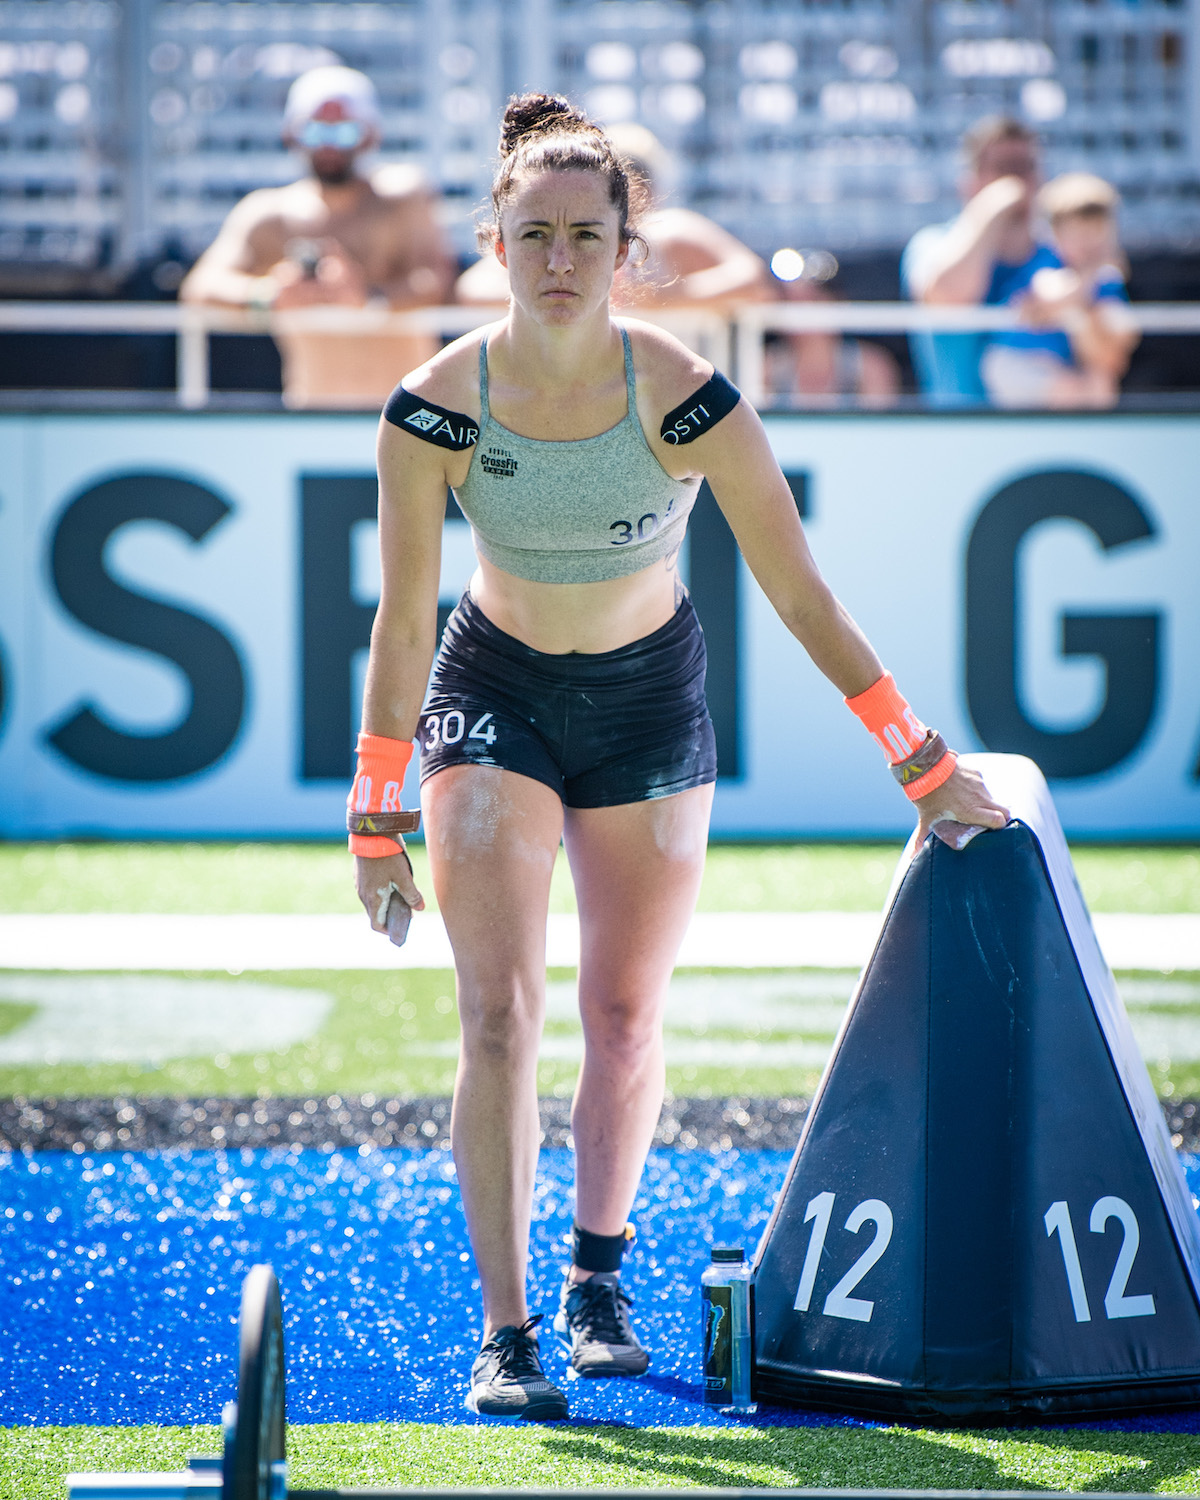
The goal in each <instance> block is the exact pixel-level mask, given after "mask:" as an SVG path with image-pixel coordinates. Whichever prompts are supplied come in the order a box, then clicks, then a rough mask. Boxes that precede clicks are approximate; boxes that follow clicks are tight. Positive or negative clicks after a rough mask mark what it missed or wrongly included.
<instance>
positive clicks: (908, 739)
mask: <svg viewBox="0 0 1200 1500" xmlns="http://www.w3.org/2000/svg"><path fill="white" fill-rule="evenodd" d="M845 702H846V707H847V708H848V709H849V710H850V712H851V713H852V714H855V715H856V716H857V717H858V718H859V719H860V720H861V721H862V724H863V727H864V728H865V729H866V731H867V733H868V734H869V735H870V736H871V738H872V739H873V740H874V741H875V743H876V744H877V745H878V746H879V748H880V749H881V750H882V751H883V753H884V754H885V755H886V756H887V759H888V765H889V766H891V768H892V775H893V776H895V778H896V780H897V781H898V782H899V783H900V785H901V786H902V787H903V788H904V795H905V796H906V797H908V798H909V799H910V800H911V801H913V802H916V801H917V800H918V798H920V797H927V796H928V795H929V793H930V792H934V791H936V790H937V789H938V787H940V786H941V785H942V783H943V782H944V781H947V780H948V779H949V777H950V775H951V773H952V772H953V770H954V767H955V766H956V765H957V764H958V757H957V756H956V755H955V753H954V751H953V750H951V749H949V748H948V747H947V745H946V742H945V740H943V739H942V737H941V735H940V734H937V733H936V732H935V731H934V730H932V729H928V728H927V727H926V726H925V725H924V724H922V723H921V721H920V719H918V718H917V716H916V714H915V713H913V711H912V709H911V708H910V707H909V706H908V703H907V701H906V700H905V699H904V698H903V697H902V696H901V694H900V690H899V689H898V688H897V687H896V683H895V679H894V678H893V677H892V674H891V673H890V672H885V673H884V674H883V676H882V677H881V678H880V679H879V680H878V682H873V683H872V684H871V686H870V687H869V688H868V689H867V690H866V692H865V693H859V694H857V695H856V696H855V697H853V698H847V699H846V700H845Z"/></svg>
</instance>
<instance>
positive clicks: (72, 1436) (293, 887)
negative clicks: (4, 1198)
mask: <svg viewBox="0 0 1200 1500" xmlns="http://www.w3.org/2000/svg"><path fill="white" fill-rule="evenodd" d="M414 854H415V859H414V863H415V865H416V867H417V872H418V878H419V880H421V882H422V884H423V888H424V890H425V892H426V895H427V897H428V898H429V899H430V902H431V904H432V896H433V893H432V889H431V887H430V885H429V882H428V879H427V878H426V877H427V868H426V866H425V863H424V856H423V850H422V849H421V848H420V847H419V846H418V847H417V848H416V849H415V850H414ZM898 854H899V848H898V846H886V845H871V846H845V845H842V846H836V845H828V846H821V845H818V846H803V847H795V846H786V845H774V846H761V847H757V846H748V845H741V846H736V845H734V846H717V847H715V848H714V849H713V850H712V851H711V853H710V857H709V864H708V870H707V874H706V877H705V882H704V888H703V891H702V894H701V900H700V906H701V909H702V910H707V911H739V910H741V911H745V910H760V911H805V910H813V911H821V910H849V911H853V910H877V909H878V908H879V906H880V904H881V903H882V900H883V898H884V895H885V893H886V891H887V888H888V885H889V883H890V880H891V876H892V871H893V868H894V866H895V862H896V858H897V856H898ZM1075 863H1076V869H1077V871H1078V874H1079V877H1080V882H1081V884H1082V886H1083V889H1084V893H1085V895H1086V896H1087V899H1088V901H1089V903H1090V905H1091V906H1092V908H1093V910H1096V911H1128V912H1139V913H1156V912H1189V911H1190V912H1195V911H1200V852H1197V851H1196V850H1194V849H1153V848H1084V849H1081V850H1076V851H1075ZM553 906H554V909H555V910H556V911H570V910H571V909H572V907H573V902H572V897H571V892H570V884H569V877H568V875H567V871H566V869H565V862H564V861H562V860H560V862H559V869H558V871H557V874H556V879H555V887H554V898H553ZM354 910H355V900H354V895H353V891H352V889H351V887H350V883H349V871H348V860H347V856H346V854H345V852H344V850H343V849H341V848H340V847H338V846H333V845H314V844H302V845H300V844H294V845H255V844H238V845H232V844H229V845H199V844H194V845H182V846H181V845H163V844H141V845H130V846H119V845H110V844H99V843H98V844H74V845H72V844H61V845H48V844H47V845H9V846H0V911H4V912H85V911H113V912H212V913H223V912H302V913H303V912H314V913H321V912H351V911H354ZM184 977H187V978H190V979H196V978H200V977H201V976H196V975H191V976H184ZM209 977H210V978H218V979H220V980H221V981H222V982H223V983H228V984H230V985H237V984H249V983H257V984H278V985H282V986H289V987H292V988H301V989H303V988H312V989H317V990H319V991H321V992H322V993H323V994H325V995H327V996H328V997H329V1008H328V1013H327V1015H326V1018H325V1020H324V1022H323V1023H322V1025H321V1026H320V1028H319V1029H318V1030H317V1031H316V1032H315V1034H314V1035H312V1036H311V1037H310V1038H308V1039H307V1040H305V1041H302V1042H300V1043H297V1044H295V1045H293V1046H290V1047H287V1048H283V1049H281V1050H280V1051H278V1052H269V1053H266V1052H256V1053H242V1054H239V1053H236V1052H234V1053H229V1054H220V1055H217V1056H214V1057H188V1058H180V1059H176V1060H175V1061H172V1062H168V1063H166V1064H164V1065H162V1066H161V1067H155V1068H150V1067H144V1066H137V1065H131V1064H128V1063H123V1064H112V1063H110V1064H96V1063H93V1064H86V1065H84V1064H72V1065H59V1066H57V1067H45V1066H39V1067H36V1068H34V1067H29V1066H23V1067H14V1066H9V1067H0V1093H7V1094H17V1093H19V1094H25V1095H46V1094H59V1095H62V1094H68V1093H80V1094H99V1095H106V1094H111V1095H113V1096H116V1095H129V1094H133V1095H138V1094H141V1095H182V1094H210V1095H217V1096H220V1095H245V1094H253V1093H257V1092H262V1093H267V1094H284V1093H288V1094H308V1093H321V1094H325V1093H329V1092H339V1093H343V1094H354V1093H363V1092H370V1093H376V1094H379V1095H385V1094H403V1095H428V1094H439V1093H447V1092H448V1091H449V1088H450V1084H451V1080H452V1076H453V1070H454V1038H455V1031H456V1028H455V1019H454V1013H453V1001H452V995H453V980H452V976H451V975H450V974H448V973H445V972H441V971H420V970H410V971H404V972H398V973H394V974H389V973H344V972H325V971H322V972H319V973H286V974H285V973H271V974H260V975H250V974H245V975H229V974H226V973H223V972H222V973H221V974H220V975H216V976H209ZM680 977H681V979H682V980H688V981H691V980H696V979H700V980H703V979H704V978H705V976H702V975H691V974H685V975H682V976H680ZM710 977H715V978H717V979H722V977H723V978H724V979H725V980H726V981H729V982H732V983H734V984H741V985H743V987H744V990H745V993H750V991H749V990H748V989H745V986H746V985H747V976H746V975H745V974H744V973H742V972H739V974H737V975H734V976H719V975H718V976H710ZM854 977H855V976H854V975H852V974H848V973H847V974H836V973H822V974H814V973H810V974H807V975H805V974H797V975H793V976H790V977H789V976H783V978H784V980H785V981H786V982H788V983H790V984H792V986H793V988H794V991H795V994H794V996H793V997H792V1007H791V1016H790V1020H788V1021H787V1022H786V1023H780V1022H779V1019H778V1018H779V1014H780V1012H781V1009H782V1010H783V1011H786V1006H784V1007H782V1008H781V1007H779V1006H777V1007H776V1010H774V1011H772V1010H771V1009H770V1008H769V1007H768V1008H767V1009H766V1010H765V1011H763V1010H762V1008H761V1007H760V1009H759V1011H755V1010H754V1007H753V1006H750V1007H749V1009H748V1008H747V1006H746V1004H745V1003H741V1004H739V1006H738V1008H737V1010H736V1012H735V1013H733V1014H732V1015H730V1016H727V1017H724V1018H723V1019H721V1020H720V1021H719V1022H717V1023H714V1022H713V1021H712V1020H711V1018H710V1019H709V1020H704V1019H703V1018H701V1019H697V1014H696V1012H695V1010H694V1008H693V1011H692V1013H691V1015H690V1019H677V1020H676V1021H675V1022H671V1021H670V1020H669V1023H668V1044H669V1051H670V1048H671V1047H672V1046H674V1047H675V1048H676V1052H677V1055H681V1056H682V1055H686V1049H687V1048H688V1047H691V1048H692V1055H693V1056H700V1055H702V1049H701V1051H697V1047H698V1046H699V1044H701V1043H704V1044H706V1045H707V1044H709V1043H711V1044H712V1046H711V1048H710V1049H709V1050H711V1051H714V1052H721V1051H724V1052H726V1053H728V1052H729V1051H730V1049H731V1048H733V1047H740V1048H741V1049H742V1054H743V1061H741V1062H738V1063H733V1064H731V1063H730V1062H729V1061H728V1060H725V1061H723V1062H720V1063H717V1062H711V1063H708V1064H705V1063H696V1062H694V1061H693V1062H684V1063H677V1064H673V1065H672V1069H671V1074H670V1086H671V1088H672V1089H673V1091H674V1092H675V1093H676V1094H677V1095H681V1096H685V1095H690V1096H696V1095H703V1094H719V1095H725V1094H734V1093H740V1094H765V1095H776V1094H796V1093H807V1092H810V1091H811V1088H812V1086H813V1085H814V1084H815V1082H816V1077H817V1073H818V1067H817V1066H816V1065H808V1066H803V1065H797V1064H795V1063H791V1064H789V1065H788V1066H787V1067H786V1068H779V1067H772V1066H771V1065H770V1058H771V1056H772V1054H773V1053H776V1054H777V1053H778V1050H779V1049H780V1048H786V1047H791V1048H793V1049H803V1048H805V1047H810V1046H815V1047H819V1046H821V1045H828V1042H829V1041H830V1040H831V1038H832V1028H831V1024H830V1019H829V1018H830V1014H831V1011H832V1010H833V1009H835V1008H836V1006H837V1005H839V1004H844V1001H845V998H846V997H847V996H848V994H849V992H850V988H851V986H852V984H853V981H854ZM550 978H551V981H552V986H557V988H556V989H553V995H554V996H557V998H556V999H552V1004H551V1015H550V1021H549V1024H548V1027H547V1040H548V1042H551V1041H553V1042H556V1043H557V1049H554V1048H552V1049H551V1050H556V1055H555V1056H553V1057H550V1058H548V1060H547V1061H546V1062H545V1063H544V1064H543V1066H542V1070H541V1072H540V1075H539V1082H540V1087H541V1089H542V1091H543V1092H545V1093H553V1092H558V1093H565V1092H567V1091H569V1088H570V1085H571V1081H572V1079H573V1077H574V1073H575V1066H576V1064H575V1062H574V1061H573V1060H572V1055H571V1049H572V1047H574V1046H575V1045H576V1041H577V1027H576V1026H575V1024H574V1023H573V1022H572V1021H571V1019H570V1017H569V1013H568V1011H569V1006H568V1004H567V1002H568V1000H569V989H568V985H569V978H570V976H569V975H568V974H566V973H557V972H556V973H554V974H552V975H551V976H550ZM1121 980H1122V983H1123V985H1124V987H1125V990H1126V997H1127V1002H1128V1003H1129V1005H1130V1009H1131V1012H1133V1013H1138V1012H1141V1013H1143V1014H1144V1016H1145V1017H1146V1018H1147V1019H1148V1024H1152V1025H1158V1026H1159V1027H1160V1030H1161V1032H1162V1035H1163V1036H1164V1037H1168V1038H1169V1037H1173V1036H1178V1035H1182V1034H1186V1029H1187V1026H1188V1025H1190V1024H1191V1023H1192V1022H1193V1021H1194V1023H1195V1026H1196V1029H1197V1037H1198V1040H1200V976H1196V975H1172V976H1169V979H1167V980H1164V976H1162V975H1157V974H1148V975H1138V976H1126V975H1123V976H1121ZM1139 985H1141V986H1142V988H1141V989H1140V990H1139V989H1138V986H1139ZM1164 986H1165V987H1164ZM776 998H778V996H777V997H776ZM783 998H784V999H785V1000H786V999H787V996H786V995H785V996H784V997H783ZM743 1002H744V995H743ZM32 1010H33V1007H32V1005H30V1004H27V1003H24V1002H22V1001H19V1000H18V1001H5V1000H3V999H0V1038H2V1037H3V1035H4V1034H5V1033H6V1032H11V1031H12V1030H13V1029H14V1028H16V1027H17V1026H19V1025H20V1024H22V1023H23V1022H24V1021H25V1020H26V1019H27V1018H28V1017H29V1015H30V1014H31V1012H32ZM772 1016H774V1017H775V1021H774V1022H772V1020H771V1018H772ZM764 1017H765V1020H764ZM672 1027H673V1028H674V1029H672ZM1172 1027H1173V1028H1174V1030H1172V1029H1171V1028H1172ZM1181 1028H1182V1030H1181ZM755 1049H757V1054H756V1052H755ZM756 1055H757V1060H754V1059H755V1056H756ZM797 1055H799V1054H797ZM747 1057H748V1058H750V1059H751V1060H749V1061H746V1060H744V1059H745V1058H747ZM1151 1072H1152V1076H1153V1077H1154V1078H1155V1081H1156V1084H1157V1085H1158V1086H1159V1088H1160V1091H1161V1092H1164V1093H1165V1092H1177V1093H1187V1094H1200V1045H1198V1046H1197V1048H1196V1054H1195V1057H1194V1058H1193V1057H1191V1056H1190V1055H1189V1056H1187V1057H1184V1056H1181V1055H1177V1056H1169V1055H1167V1054H1166V1053H1164V1054H1163V1056H1162V1057H1160V1058H1156V1059H1153V1060H1152V1067H1151ZM216 1441H217V1438H216V1431H215V1429H212V1428H197V1429H190V1428H188V1429H182V1428H159V1427H134V1428H124V1429H114V1428H91V1427H74V1428H39V1429H19V1428H13V1429H0V1500H26V1497H28V1500H33V1497H37V1500H42V1497H47V1496H58V1495H61V1494H62V1493H63V1491H62V1485H61V1476H62V1475H64V1474H65V1473H67V1472H68V1471H70V1470H72V1469H79V1470H97V1469H106V1468H114V1469H121V1468H125V1469H149V1468H173V1467H180V1466H182V1463H183V1460H184V1459H185V1458H186V1456H187V1454H188V1453H189V1452H204V1451H214V1449H215V1446H216ZM290 1447H291V1457H292V1478H293V1483H294V1484H296V1485H302V1486H304V1485H334V1484H350V1483H377V1484H389V1483H390V1484H463V1485H472V1484H506V1485H513V1486H520V1485H533V1484H536V1485H552V1486H562V1487H564V1488H573V1487H578V1486H588V1485H620V1486H622V1487H628V1486H642V1487H646V1486H686V1487H691V1486H698V1485H699V1486H704V1485H762V1486H796V1485H805V1486H834V1487H841V1486H870V1487H889V1486H894V1487H905V1488H916V1487H929V1488H944V1489H979V1490H994V1489H1054V1490H1064V1491H1065V1490H1071V1491H1084V1490H1109V1491H1113V1490H1138V1491H1149V1490H1161V1491H1164V1492H1196V1491H1197V1490H1200V1436H1191V1435H1173V1434H1153V1433H1151V1434H1130V1433H1111V1432H1092V1431H1078V1430H1074V1431H1071V1430H1067V1431H1060V1430H1053V1429H1046V1430H1031V1431H1019V1432H979V1433H976V1432H965V1433H964V1432H944V1431H918V1430H912V1429H901V1428H883V1427H881V1428H870V1429H861V1428H850V1429H847V1428H839V1427H820V1428H778V1429H761V1428H760V1429H746V1430H741V1431H739V1430H736V1429H730V1428H717V1429H711V1428H695V1429H651V1430H642V1431H639V1430H631V1429H627V1428H619V1427H587V1428H569V1427H568V1428H563V1429H557V1428H522V1427H516V1428H514V1427H501V1426H484V1425H480V1426H473V1427H453V1428H445V1427H435V1426H428V1427H426V1426H387V1425H379V1424H363V1425H331V1426H300V1427H296V1428H293V1429H291V1440H290Z"/></svg>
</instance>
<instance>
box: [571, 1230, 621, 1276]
mask: <svg viewBox="0 0 1200 1500" xmlns="http://www.w3.org/2000/svg"><path fill="white" fill-rule="evenodd" d="M629 1239H630V1235H629V1231H628V1229H626V1230H624V1231H623V1232H622V1233H621V1234H593V1233H592V1232H591V1230H590V1229H583V1228H582V1227H581V1226H580V1225H578V1224H576V1225H575V1226H574V1228H573V1230H572V1232H571V1262H572V1264H573V1265H576V1266H578V1267H579V1269H580V1270H581V1271H619V1270H620V1269H621V1257H622V1255H624V1254H625V1246H626V1245H627V1244H628V1243H629Z"/></svg>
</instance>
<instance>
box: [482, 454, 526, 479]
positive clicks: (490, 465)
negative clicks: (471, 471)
mask: <svg viewBox="0 0 1200 1500" xmlns="http://www.w3.org/2000/svg"><path fill="white" fill-rule="evenodd" d="M479 462H480V464H481V465H482V467H483V472H484V473H485V474H494V475H495V476H496V478H497V479H511V478H512V477H513V475H514V474H515V473H516V472H517V461H516V459H515V458H514V457H513V456H512V454H511V453H510V452H509V451H508V449H507V448H489V449H488V450H487V452H486V453H482V454H480V457H479Z"/></svg>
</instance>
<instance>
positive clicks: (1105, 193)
mask: <svg viewBox="0 0 1200 1500" xmlns="http://www.w3.org/2000/svg"><path fill="white" fill-rule="evenodd" d="M1119 202H1120V197H1119V195H1118V193H1117V190H1116V189H1115V188H1114V187H1112V186H1111V185H1110V184H1109V183H1107V182H1105V181H1104V179H1103V178H1102V177H1094V176H1093V175H1092V174H1091V173H1090V172H1067V173H1064V174H1063V176H1061V177H1056V178H1055V179H1054V181H1053V182H1048V183H1047V184H1046V186H1045V187H1044V188H1043V189H1042V191H1041V192H1040V193H1039V194H1038V199H1037V207H1038V209H1039V211H1040V212H1041V213H1042V215H1043V216H1044V217H1045V218H1046V220H1047V221H1048V223H1049V225H1050V232H1051V238H1052V241H1053V248H1054V250H1055V252H1056V253H1057V255H1058V258H1059V261H1060V265H1059V266H1057V267H1051V266H1046V267H1043V268H1042V269H1041V270H1040V271H1037V272H1036V273H1035V274H1034V277H1033V279H1032V281H1031V282H1030V284H1029V289H1028V291H1027V292H1026V293H1023V294H1020V295H1018V296H1017V297H1016V298H1015V299H1013V300H1014V301H1015V304H1016V305H1018V306H1019V307H1020V309H1021V313H1022V318H1023V320H1024V321H1025V322H1026V323H1028V324H1029V325H1030V326H1031V329H1033V328H1036V329H1038V330H1040V331H1038V332H1032V331H1031V332H1028V333H1026V332H1018V333H1003V334H995V335H993V336H992V338H991V341H990V342H989V344H988V347H987V349H986V351H985V352H984V356H983V363H982V370H983V378H984V384H985V385H986V387H987V391H988V395H989V396H990V397H991V399H992V401H993V402H994V403H995V404H996V405H997V406H1047V407H1079V406H1083V407H1101V408H1102V407H1109V406H1113V405H1115V404H1116V401H1117V397H1118V395H1119V394H1120V382H1121V377H1122V375H1124V373H1125V371H1126V370H1127V369H1128V367H1129V357H1130V355H1131V354H1132V353H1133V350H1134V348H1135V347H1136V345H1137V342H1138V338H1139V334H1138V331H1137V329H1136V328H1135V327H1134V326H1133V322H1132V319H1131V318H1130V315H1129V298H1128V295H1127V293H1126V291H1125V259H1124V256H1123V255H1122V253H1121V247H1120V243H1119V241H1118V238H1117V207H1118V204H1119Z"/></svg>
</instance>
